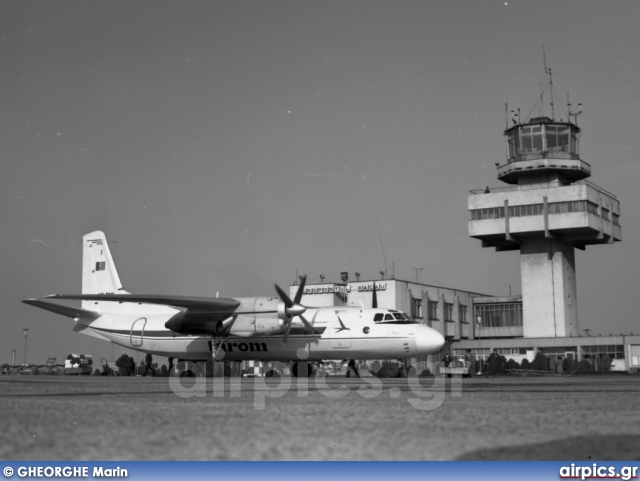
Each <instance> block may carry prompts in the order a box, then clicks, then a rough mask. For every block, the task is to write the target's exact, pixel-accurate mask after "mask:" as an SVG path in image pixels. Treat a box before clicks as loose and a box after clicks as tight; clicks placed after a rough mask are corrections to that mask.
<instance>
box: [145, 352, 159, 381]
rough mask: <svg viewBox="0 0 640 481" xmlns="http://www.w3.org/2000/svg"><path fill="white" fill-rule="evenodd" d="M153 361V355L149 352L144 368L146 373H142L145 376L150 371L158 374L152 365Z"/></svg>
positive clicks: (153, 374) (152, 373)
mask: <svg viewBox="0 0 640 481" xmlns="http://www.w3.org/2000/svg"><path fill="white" fill-rule="evenodd" d="M152 362H153V356H152V355H151V353H150V352H148V353H147V355H146V356H145V357H144V363H145V368H144V373H143V374H142V375H143V376H146V375H147V373H148V372H149V371H151V375H152V376H155V375H156V370H155V369H154V368H153V366H152V365H151V363H152Z"/></svg>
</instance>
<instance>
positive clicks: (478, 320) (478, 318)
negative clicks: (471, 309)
mask: <svg viewBox="0 0 640 481" xmlns="http://www.w3.org/2000/svg"><path fill="white" fill-rule="evenodd" d="M481 327H482V314H478V315H476V330H477V331H478V340H479V341H480V342H478V352H480V349H482V347H481V344H482V333H481V331H480V328H481ZM482 355H483V356H484V350H483V351H482ZM476 357H477V359H478V367H479V369H480V372H481V373H482V361H483V359H482V358H481V357H480V356H479V355H478V356H476Z"/></svg>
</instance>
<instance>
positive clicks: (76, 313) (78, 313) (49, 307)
mask: <svg viewBox="0 0 640 481" xmlns="http://www.w3.org/2000/svg"><path fill="white" fill-rule="evenodd" d="M22 302H24V303H25V304H29V305H30V306H35V307H39V308H40V309H44V310H46V311H51V312H55V313H56V314H60V315H61V316H67V317H73V318H85V319H97V318H98V317H100V313H98V312H94V311H88V310H86V309H78V308H77V307H68V306H61V305H60V304H56V303H54V302H47V301H41V300H39V299H24V300H23V301H22Z"/></svg>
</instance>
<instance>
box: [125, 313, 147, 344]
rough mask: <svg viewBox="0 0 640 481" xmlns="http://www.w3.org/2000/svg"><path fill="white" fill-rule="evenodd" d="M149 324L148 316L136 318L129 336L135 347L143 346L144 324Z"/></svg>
mask: <svg viewBox="0 0 640 481" xmlns="http://www.w3.org/2000/svg"><path fill="white" fill-rule="evenodd" d="M146 324H147V318H146V317H141V318H140V319H136V320H135V321H134V322H133V324H131V334H130V336H129V340H130V342H131V345H132V346H133V347H140V346H142V343H143V339H144V326H145V325H146Z"/></svg>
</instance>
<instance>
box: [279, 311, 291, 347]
mask: <svg viewBox="0 0 640 481" xmlns="http://www.w3.org/2000/svg"><path fill="white" fill-rule="evenodd" d="M292 320H293V317H290V318H288V319H287V327H285V329H284V337H283V338H282V344H286V343H287V339H289V331H291V321H292Z"/></svg>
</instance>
